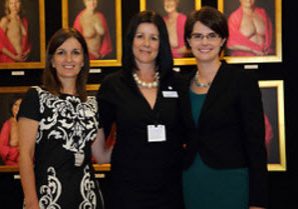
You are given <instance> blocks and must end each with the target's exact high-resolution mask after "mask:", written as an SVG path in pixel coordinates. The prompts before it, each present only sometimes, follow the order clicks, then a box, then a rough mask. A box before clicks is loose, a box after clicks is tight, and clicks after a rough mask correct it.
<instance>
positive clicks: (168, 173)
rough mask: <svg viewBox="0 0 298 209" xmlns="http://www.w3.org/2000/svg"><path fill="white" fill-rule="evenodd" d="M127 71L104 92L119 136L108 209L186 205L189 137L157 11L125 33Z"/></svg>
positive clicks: (103, 112)
mask: <svg viewBox="0 0 298 209" xmlns="http://www.w3.org/2000/svg"><path fill="white" fill-rule="evenodd" d="M124 43H125V45H124V53H123V59H122V60H123V63H122V66H123V70H122V71H120V72H118V73H115V74H112V75H110V76H107V77H106V78H105V79H104V81H103V82H102V84H101V87H100V89H99V92H98V104H99V114H100V117H101V118H102V121H103V126H104V129H105V133H106V135H109V132H110V130H111V127H112V125H113V124H115V125H116V130H117V137H116V143H115V147H114V149H113V153H112V157H111V165H112V169H111V176H110V177H111V178H110V180H111V181H110V182H109V183H110V184H109V185H108V188H109V191H108V192H109V193H108V201H107V208H110V209H119V208H122V209H132V208H147V209H181V208H184V207H183V198H182V190H181V186H182V184H181V174H182V164H181V162H182V158H183V157H182V151H183V147H182V144H183V140H184V139H185V138H186V137H185V136H184V130H183V126H184V123H183V121H181V120H180V119H181V117H182V113H183V111H182V110H180V108H181V106H180V100H179V99H180V98H179V97H178V95H180V94H179V93H180V92H179V93H178V87H177V85H176V84H177V83H176V77H175V76H174V71H173V70H172V68H173V59H172V54H171V47H170V44H169V39H168V33H167V28H166V25H165V23H164V21H163V18H162V17H161V16H160V15H158V14H157V13H155V12H153V11H143V12H140V13H138V14H136V15H135V16H134V17H133V18H132V19H131V21H130V24H129V27H128V30H127V35H126V37H125V42H124Z"/></svg>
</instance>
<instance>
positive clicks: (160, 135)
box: [147, 125, 166, 142]
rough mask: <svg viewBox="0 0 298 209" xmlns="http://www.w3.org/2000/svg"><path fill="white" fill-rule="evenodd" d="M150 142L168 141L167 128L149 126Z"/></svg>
mask: <svg viewBox="0 0 298 209" xmlns="http://www.w3.org/2000/svg"><path fill="white" fill-rule="evenodd" d="M147 135H148V142H164V141H166V127H165V126H164V125H148V126H147Z"/></svg>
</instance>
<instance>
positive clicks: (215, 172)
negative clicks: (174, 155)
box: [183, 91, 248, 209]
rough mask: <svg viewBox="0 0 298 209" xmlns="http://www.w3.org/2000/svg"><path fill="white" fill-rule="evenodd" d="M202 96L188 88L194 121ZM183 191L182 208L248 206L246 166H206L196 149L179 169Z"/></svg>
mask: <svg viewBox="0 0 298 209" xmlns="http://www.w3.org/2000/svg"><path fill="white" fill-rule="evenodd" d="M205 97H206V95H205V94H196V93H194V92H192V91H190V100H191V104H192V114H193V119H194V121H195V122H196V125H198V124H197V123H198V122H197V121H198V118H199V116H200V112H201V109H202V106H203V103H204V100H205ZM183 193H184V201H185V209H248V170H247V169H246V168H241V169H220V170H219V169H214V168H210V167H208V166H207V165H206V164H205V163H204V162H203V161H202V159H201V157H200V155H199V153H198V154H197V156H196V158H195V160H194V163H193V164H192V166H191V167H190V168H189V169H188V170H186V171H184V172H183Z"/></svg>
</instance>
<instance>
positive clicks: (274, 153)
mask: <svg viewBox="0 0 298 209" xmlns="http://www.w3.org/2000/svg"><path fill="white" fill-rule="evenodd" d="M259 86H260V89H261V92H262V100H263V106H264V113H265V114H264V117H265V127H266V128H265V129H266V134H265V142H266V148H267V155H268V161H267V162H268V164H267V165H268V170H269V171H285V170H286V143H285V142H286V137H285V120H284V84H283V81H282V80H270V81H259ZM28 88H29V87H28V86H20V87H0V98H1V99H0V127H2V125H3V123H4V121H6V120H7V119H8V118H9V109H10V104H11V103H12V100H13V99H14V98H16V97H20V96H23V95H24V94H25V92H26V91H27V89H28ZM98 88H99V85H94V84H93V85H87V90H88V92H89V95H95V93H96V92H97V90H98ZM0 140H1V139H0ZM116 141H117V139H116ZM0 145H1V142H0ZM0 154H1V146H0ZM94 167H95V169H96V170H97V171H109V169H110V165H109V164H104V165H98V164H95V165H94ZM17 171H18V167H17V166H8V165H5V164H4V163H3V164H2V165H0V172H17Z"/></svg>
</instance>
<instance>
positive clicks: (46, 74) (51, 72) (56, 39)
mask: <svg viewBox="0 0 298 209" xmlns="http://www.w3.org/2000/svg"><path fill="white" fill-rule="evenodd" d="M69 38H75V39H77V40H78V41H79V43H80V44H81V46H82V49H83V54H84V66H83V67H82V69H81V71H80V73H79V75H78V77H77V80H76V91H77V93H78V95H79V97H80V99H81V100H82V101H86V98H87V91H86V83H87V80H88V74H89V56H88V48H87V44H86V41H85V39H84V37H83V36H82V34H81V33H80V32H79V31H77V30H76V29H74V28H67V29H66V28H62V29H60V30H58V31H57V32H56V33H55V34H54V35H53V36H52V37H51V39H50V41H49V44H48V48H47V54H46V68H45V69H44V71H43V76H42V83H43V88H45V89H47V90H48V91H49V92H51V93H52V94H54V95H60V90H61V88H62V84H61V82H60V80H59V78H58V76H57V72H56V69H55V68H53V66H52V59H53V55H54V53H55V52H56V50H57V48H58V47H59V46H61V45H62V44H63V43H64V42H65V41H66V40H67V39H69Z"/></svg>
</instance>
